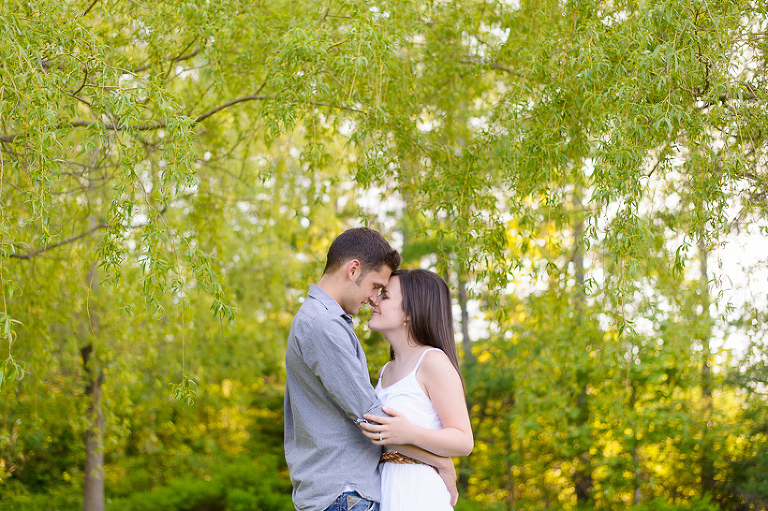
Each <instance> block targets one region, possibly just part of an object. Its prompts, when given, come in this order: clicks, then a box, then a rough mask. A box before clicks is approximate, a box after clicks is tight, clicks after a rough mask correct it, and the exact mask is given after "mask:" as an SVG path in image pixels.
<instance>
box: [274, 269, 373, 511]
mask: <svg viewBox="0 0 768 511" xmlns="http://www.w3.org/2000/svg"><path fill="white" fill-rule="evenodd" d="M285 370H286V373H287V379H286V386H285V459H286V461H287V462H288V470H289V471H290V474H291V482H292V483H293V503H294V505H295V506H296V509H297V510H299V511H319V510H324V509H326V508H327V507H328V506H330V505H331V504H333V502H334V500H335V499H336V497H338V496H339V495H341V493H342V492H343V491H344V490H345V489H351V490H354V491H357V492H358V493H359V494H360V495H361V496H362V497H364V498H366V499H368V500H373V501H376V502H379V501H380V495H381V476H380V473H379V457H380V455H381V447H378V446H375V445H373V444H372V443H371V441H370V440H369V439H368V438H366V437H365V436H364V435H363V433H362V431H361V429H360V427H359V426H358V425H357V421H358V420H360V419H362V417H363V414H365V413H373V414H376V415H384V414H383V412H382V411H381V403H380V402H379V400H378V398H377V397H376V394H375V392H374V390H373V386H372V385H371V380H370V377H369V375H368V367H367V363H366V360H365V353H364V352H363V348H362V346H361V345H360V341H358V339H357V336H356V335H355V331H354V328H353V324H352V317H351V316H350V315H349V314H346V313H345V312H344V310H343V309H342V308H341V306H340V305H339V304H338V303H336V301H335V300H334V299H333V298H331V297H330V295H328V293H326V292H325V291H323V290H322V289H321V288H320V287H318V286H316V285H314V284H313V285H311V286H310V287H309V294H308V296H307V299H306V300H305V301H304V303H303V304H302V306H301V308H299V311H298V312H297V313H296V317H295V318H294V319H293V323H292V324H291V332H290V334H289V336H288V346H287V348H286V353H285Z"/></svg>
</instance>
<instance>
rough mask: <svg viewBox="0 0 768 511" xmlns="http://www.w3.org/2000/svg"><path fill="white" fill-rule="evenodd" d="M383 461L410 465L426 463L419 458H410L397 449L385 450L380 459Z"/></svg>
mask: <svg viewBox="0 0 768 511" xmlns="http://www.w3.org/2000/svg"><path fill="white" fill-rule="evenodd" d="M379 461H381V462H382V463H385V462H386V463H405V464H410V465H426V463H422V462H420V461H418V460H415V459H413V458H409V457H408V456H406V455H405V454H401V453H399V452H397V451H384V452H383V453H381V459H380V460H379Z"/></svg>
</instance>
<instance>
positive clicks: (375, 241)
mask: <svg viewBox="0 0 768 511" xmlns="http://www.w3.org/2000/svg"><path fill="white" fill-rule="evenodd" d="M352 259H357V260H358V261H360V266H361V269H362V273H363V275H365V274H367V273H368V272H369V271H371V270H373V271H379V270H380V269H381V267H382V266H384V265H387V266H389V268H390V269H391V270H392V271H395V270H397V269H398V268H399V267H400V260H401V259H400V254H398V253H397V250H395V249H393V248H392V247H391V246H390V245H389V243H388V242H387V240H385V239H384V236H382V235H381V233H380V232H379V231H375V230H373V229H369V228H368V227H356V228H354V229H349V230H346V231H344V232H342V233H341V234H339V236H338V237H337V238H336V239H335V240H333V243H331V248H329V249H328V259H327V260H326V263H325V269H324V270H323V275H325V274H326V273H332V272H334V271H336V270H338V269H339V268H340V267H341V266H342V265H343V264H344V263H346V262H347V261H350V260H352Z"/></svg>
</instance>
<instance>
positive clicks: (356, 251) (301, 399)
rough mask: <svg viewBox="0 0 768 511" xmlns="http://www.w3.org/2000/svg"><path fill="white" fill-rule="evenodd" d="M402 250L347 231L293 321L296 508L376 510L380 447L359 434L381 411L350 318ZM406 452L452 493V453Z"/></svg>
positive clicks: (371, 234)
mask: <svg viewBox="0 0 768 511" xmlns="http://www.w3.org/2000/svg"><path fill="white" fill-rule="evenodd" d="M399 266H400V255H399V254H398V253H397V251H395V250H394V249H393V248H392V247H391V246H390V245H389V243H387V241H386V240H385V239H384V237H383V236H382V235H381V234H380V233H379V232H377V231H374V230H373V229H368V228H357V229H350V230H347V231H345V232H343V233H342V234H340V235H339V236H338V237H337V238H336V239H335V240H334V241H333V243H332V244H331V247H330V249H329V250H328V258H327V261H326V265H325V270H323V275H322V277H321V278H320V280H319V281H318V283H317V285H314V284H313V285H311V286H310V288H309V293H308V295H307V299H306V300H305V301H304V303H303V304H302V306H301V308H300V309H299V311H298V312H297V313H296V317H295V318H294V320H293V323H292V324H291V331H290V334H289V336H288V346H287V348H286V355H285V369H286V373H287V379H286V388H285V459H286V461H287V463H288V470H289V472H290V475H291V482H292V484H293V503H294V506H295V507H296V509H297V510H298V511H323V510H330V509H333V510H347V509H350V510H351V509H355V510H357V509H365V510H376V509H378V504H377V503H378V502H379V499H380V492H381V476H380V473H379V468H378V464H379V458H380V456H381V452H382V451H381V447H379V446H376V445H374V444H372V443H371V442H370V441H369V440H368V439H367V438H366V437H365V436H364V435H363V434H362V432H361V431H360V428H359V426H358V424H359V422H361V421H363V420H364V419H363V418H362V417H363V415H364V414H366V413H370V414H373V415H378V416H383V415H384V413H383V411H382V410H381V403H380V402H379V400H378V398H377V397H376V394H375V392H374V390H373V387H372V385H371V381H370V378H369V375H368V368H367V363H366V359H365V353H364V352H363V349H362V346H361V345H360V342H359V341H358V339H357V336H356V335H355V331H354V326H353V323H352V316H353V315H355V314H357V313H358V312H360V309H362V308H363V306H364V305H365V304H367V303H370V302H371V301H372V300H375V299H376V296H377V295H378V294H379V291H380V290H381V289H382V288H384V287H385V286H386V285H387V282H388V281H389V276H390V274H391V273H392V272H393V271H394V270H396V269H397V268H398V267H399ZM400 450H401V451H402V452H404V453H405V454H407V455H409V456H411V457H412V458H416V459H418V460H419V461H423V462H425V463H428V464H431V465H433V466H436V467H437V469H438V472H440V474H441V476H442V477H443V478H444V479H445V480H446V481H447V482H446V484H447V485H448V486H449V489H451V491H452V494H455V469H454V468H453V462H452V460H450V458H440V457H437V456H435V455H433V454H431V453H427V452H426V451H423V450H421V449H418V448H409V447H403V448H402V449H400Z"/></svg>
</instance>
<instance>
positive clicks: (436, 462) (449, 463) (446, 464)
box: [390, 445, 459, 506]
mask: <svg viewBox="0 0 768 511" xmlns="http://www.w3.org/2000/svg"><path fill="white" fill-rule="evenodd" d="M390 447H391V448H392V449H393V450H395V451H397V452H399V453H401V454H405V455H406V456H408V457H409V458H413V459H415V460H416V461H420V462H422V463H426V464H427V465H431V466H433V467H435V469H436V470H437V473H438V474H439V475H440V477H441V478H442V480H443V482H444V483H445V487H446V488H448V493H450V494H451V506H455V505H456V502H458V500H459V490H458V488H457V487H456V479H457V476H456V466H455V465H454V464H453V458H446V457H443V456H438V455H436V454H433V453H431V452H429V451H425V450H424V449H422V448H420V447H416V446H415V445H391V446H390Z"/></svg>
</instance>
